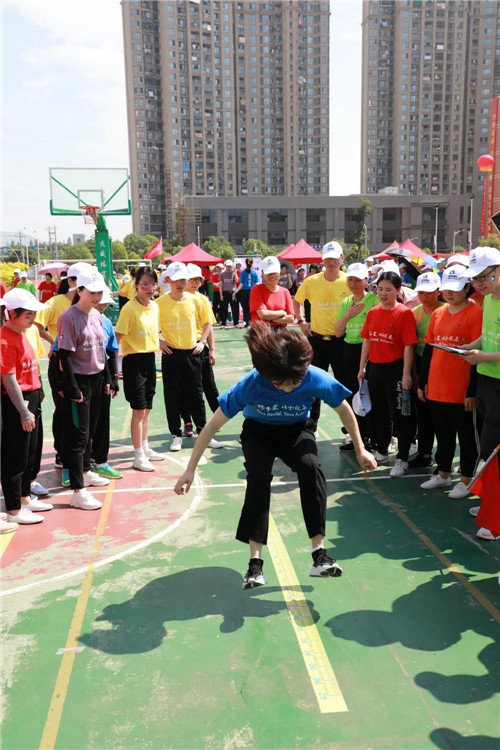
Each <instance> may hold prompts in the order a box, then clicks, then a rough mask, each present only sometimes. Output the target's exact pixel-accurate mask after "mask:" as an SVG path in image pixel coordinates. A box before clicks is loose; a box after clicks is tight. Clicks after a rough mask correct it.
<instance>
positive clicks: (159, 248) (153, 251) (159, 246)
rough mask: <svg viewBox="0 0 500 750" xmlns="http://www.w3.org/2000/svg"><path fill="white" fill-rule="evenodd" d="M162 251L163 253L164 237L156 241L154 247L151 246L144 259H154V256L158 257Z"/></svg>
mask: <svg viewBox="0 0 500 750" xmlns="http://www.w3.org/2000/svg"><path fill="white" fill-rule="evenodd" d="M162 253H163V237H160V239H159V240H158V242H155V244H154V245H153V247H150V248H149V250H148V251H147V253H146V255H145V256H144V259H145V260H152V259H153V258H157V257H158V256H159V255H161V254H162Z"/></svg>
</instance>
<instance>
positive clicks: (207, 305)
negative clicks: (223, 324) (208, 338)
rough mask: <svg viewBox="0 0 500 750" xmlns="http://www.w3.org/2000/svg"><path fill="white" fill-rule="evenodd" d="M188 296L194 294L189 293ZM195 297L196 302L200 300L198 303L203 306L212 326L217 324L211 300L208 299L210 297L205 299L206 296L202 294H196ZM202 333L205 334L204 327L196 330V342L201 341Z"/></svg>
mask: <svg viewBox="0 0 500 750" xmlns="http://www.w3.org/2000/svg"><path fill="white" fill-rule="evenodd" d="M188 294H192V292H188ZM193 296H194V298H195V299H196V300H198V303H199V304H200V305H201V307H202V308H203V309H205V310H206V311H207V314H208V320H209V321H210V323H211V324H212V325H214V324H215V323H217V321H216V319H215V315H214V311H213V310H212V305H211V304H210V300H209V299H208V297H205V295H204V294H200V292H195V293H194V295H193ZM202 333H203V326H200V327H199V328H198V329H197V330H196V340H197V341H199V340H200V337H201V334H202Z"/></svg>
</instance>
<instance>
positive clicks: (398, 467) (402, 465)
mask: <svg viewBox="0 0 500 750" xmlns="http://www.w3.org/2000/svg"><path fill="white" fill-rule="evenodd" d="M407 471H408V461H403V460H402V459H401V458H397V459H396V463H395V464H394V466H393V467H392V469H391V473H390V474H389V476H391V477H392V478H393V479H397V478H398V477H404V475H405V474H406V472H407Z"/></svg>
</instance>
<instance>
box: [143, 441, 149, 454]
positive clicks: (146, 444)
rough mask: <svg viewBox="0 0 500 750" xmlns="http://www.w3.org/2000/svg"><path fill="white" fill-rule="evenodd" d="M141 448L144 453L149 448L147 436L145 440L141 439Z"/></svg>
mask: <svg viewBox="0 0 500 750" xmlns="http://www.w3.org/2000/svg"><path fill="white" fill-rule="evenodd" d="M142 450H143V451H144V453H147V452H148V450H149V443H148V439H147V438H146V440H143V441H142Z"/></svg>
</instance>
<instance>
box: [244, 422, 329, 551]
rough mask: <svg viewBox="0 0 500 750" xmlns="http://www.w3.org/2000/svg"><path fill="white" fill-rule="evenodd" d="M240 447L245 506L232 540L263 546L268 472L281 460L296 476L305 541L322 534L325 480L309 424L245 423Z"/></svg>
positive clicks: (266, 510) (269, 489)
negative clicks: (244, 471) (245, 471)
mask: <svg viewBox="0 0 500 750" xmlns="http://www.w3.org/2000/svg"><path fill="white" fill-rule="evenodd" d="M241 445H242V448H243V455H244V457H245V469H246V470H247V488H246V492H245V502H244V505H243V509H242V511H241V517H240V521H239V524H238V529H237V532H236V539H238V541H240V542H244V543H248V542H249V540H250V539H251V540H252V541H254V542H260V543H262V544H267V532H268V527H269V505H270V501H271V481H272V478H273V475H272V473H271V472H272V468H273V463H274V460H275V458H281V460H282V461H283V462H284V463H286V465H287V466H289V467H290V468H291V469H292V470H293V471H295V472H296V473H297V479H298V480H299V488H300V502H301V505H302V514H303V516H304V521H305V524H306V529H307V533H308V535H309V537H310V538H311V537H314V536H316V535H317V534H322V535H323V536H324V534H325V519H326V480H325V476H324V474H323V471H322V470H321V465H320V463H319V458H318V448H317V445H316V440H315V439H314V425H313V424H312V422H311V420H308V421H307V422H300V423H297V424H292V425H269V424H262V423H260V422H256V421H255V420H253V419H245V421H244V423H243V431H242V433H241Z"/></svg>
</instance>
